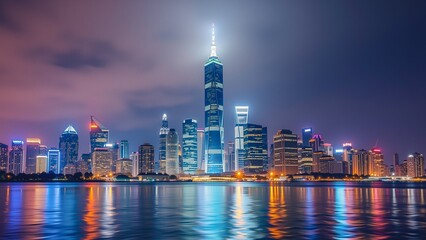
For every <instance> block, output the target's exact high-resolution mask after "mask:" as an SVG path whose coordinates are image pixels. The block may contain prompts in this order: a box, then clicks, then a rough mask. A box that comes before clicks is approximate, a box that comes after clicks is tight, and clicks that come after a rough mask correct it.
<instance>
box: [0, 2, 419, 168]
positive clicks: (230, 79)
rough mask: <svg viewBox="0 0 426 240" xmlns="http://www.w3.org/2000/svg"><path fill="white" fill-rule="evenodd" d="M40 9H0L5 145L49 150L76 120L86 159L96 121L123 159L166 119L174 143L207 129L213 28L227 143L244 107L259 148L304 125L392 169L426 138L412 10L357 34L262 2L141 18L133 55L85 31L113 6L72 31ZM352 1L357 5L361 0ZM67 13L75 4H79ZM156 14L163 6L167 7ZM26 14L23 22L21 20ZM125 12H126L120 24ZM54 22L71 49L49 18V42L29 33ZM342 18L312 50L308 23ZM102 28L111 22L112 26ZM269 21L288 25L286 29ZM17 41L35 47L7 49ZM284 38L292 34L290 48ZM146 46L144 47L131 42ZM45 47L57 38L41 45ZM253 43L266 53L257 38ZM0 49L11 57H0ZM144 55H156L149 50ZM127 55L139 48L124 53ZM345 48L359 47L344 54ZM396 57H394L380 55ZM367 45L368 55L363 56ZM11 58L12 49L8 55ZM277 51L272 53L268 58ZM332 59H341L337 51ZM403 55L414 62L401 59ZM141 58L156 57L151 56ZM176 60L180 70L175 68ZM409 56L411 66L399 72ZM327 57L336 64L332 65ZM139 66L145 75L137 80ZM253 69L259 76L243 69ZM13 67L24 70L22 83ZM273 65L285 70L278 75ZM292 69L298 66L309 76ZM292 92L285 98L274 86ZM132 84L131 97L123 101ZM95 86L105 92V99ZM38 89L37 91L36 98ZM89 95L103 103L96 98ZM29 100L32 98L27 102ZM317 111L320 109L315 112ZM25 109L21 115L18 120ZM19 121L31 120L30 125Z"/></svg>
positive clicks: (0, 126)
mask: <svg viewBox="0 0 426 240" xmlns="http://www.w3.org/2000/svg"><path fill="white" fill-rule="evenodd" d="M44 4H47V5H48V6H49V7H50V8H48V9H50V11H48V10H41V8H37V7H35V8H33V6H27V5H25V4H15V3H11V4H2V5H1V7H0V10H1V12H4V13H5V14H4V17H3V18H2V19H0V39H2V41H4V43H5V44H2V46H0V48H1V50H2V52H4V56H6V57H4V58H3V59H2V60H1V61H0V78H1V82H2V84H3V85H4V88H3V89H2V91H1V93H2V94H1V95H0V100H1V101H2V102H3V103H4V104H5V106H8V108H7V110H6V111H2V112H1V113H0V114H1V115H0V116H1V117H0V142H2V143H5V144H7V145H9V146H10V143H11V141H12V140H23V141H24V140H25V139H26V138H29V137H37V138H40V139H41V140H42V143H43V144H44V145H48V146H49V147H58V142H57V139H58V137H59V136H60V135H61V133H62V131H63V129H65V128H66V127H67V126H68V125H72V126H73V127H75V129H76V131H77V132H78V133H79V141H80V149H79V153H80V155H81V153H86V152H89V150H88V146H89V134H88V131H89V123H88V122H87V118H88V116H91V115H93V116H96V117H97V118H98V119H100V121H101V122H102V124H104V125H105V126H106V128H108V129H109V130H110V139H111V140H114V141H118V142H119V141H120V140H122V139H126V140H129V145H130V151H131V152H132V151H136V150H137V146H139V145H141V144H143V143H145V142H148V143H151V144H153V145H154V146H155V147H156V153H157V149H158V128H159V127H161V123H160V121H158V119H159V118H160V117H161V115H162V114H163V113H167V114H168V116H169V119H170V120H169V121H170V123H169V125H170V127H171V128H176V129H177V131H178V134H179V135H181V134H182V130H181V129H180V126H181V121H182V120H184V119H187V118H192V119H195V120H197V121H198V122H199V123H203V122H204V121H203V120H204V117H203V113H202V109H203V105H202V99H203V96H202V89H203V72H202V66H203V64H204V61H205V59H206V56H208V53H209V51H210V49H209V48H210V46H209V43H210V39H209V38H210V26H211V24H212V23H213V22H214V23H215V26H216V34H217V35H218V37H217V45H218V46H219V50H218V56H219V57H220V59H221V61H222V62H223V63H224V65H226V68H225V70H224V71H225V72H224V75H225V83H224V84H225V88H226V90H225V91H224V95H225V96H224V99H225V104H224V106H225V107H224V111H225V112H224V116H225V141H224V142H228V141H229V140H232V139H233V137H234V136H233V134H232V130H233V127H234V118H233V116H234V107H235V106H237V105H247V106H250V118H251V119H252V120H253V121H252V122H253V123H257V124H262V125H263V126H267V127H268V128H269V132H268V136H269V137H268V140H269V143H271V136H273V134H274V133H275V132H276V131H277V130H279V129H289V130H291V131H293V132H294V133H296V134H297V135H298V136H300V135H301V129H302V128H306V127H312V128H313V129H314V132H315V133H319V134H321V135H322V136H324V137H325V141H326V142H330V143H332V144H333V145H334V146H337V145H338V144H342V143H344V142H352V143H353V145H354V146H355V147H357V148H359V149H361V148H365V149H367V150H368V149H371V148H372V147H374V146H376V143H378V144H377V145H378V146H379V147H380V148H381V149H382V151H383V152H384V155H385V161H386V162H387V163H390V162H391V156H392V155H393V153H395V152H397V153H399V154H400V156H401V158H402V159H403V158H405V157H406V156H408V154H411V153H414V152H421V153H424V152H426V144H425V142H424V141H423V134H424V132H426V130H425V126H424V125H422V123H423V122H424V120H425V118H426V116H425V113H424V112H423V111H422V110H421V109H422V108H424V106H425V100H424V99H423V98H422V97H421V96H422V94H421V93H422V92H421V89H425V88H424V87H425V83H424V81H421V80H422V79H424V78H425V73H424V71H423V70H422V69H421V68H422V66H424V64H423V63H424V62H425V59H424V56H425V55H426V54H423V53H424V51H425V49H424V47H422V46H423V44H421V43H422V42H424V39H425V34H424V33H422V32H421V31H415V29H413V27H412V25H411V24H412V22H413V21H417V20H419V19H422V18H424V16H423V15H420V12H418V10H416V8H415V6H414V5H415V4H413V5H404V6H400V4H397V3H395V2H390V3H389V9H384V11H382V12H380V13H378V12H368V11H366V12H360V13H359V14H361V16H363V17H364V18H363V20H361V22H360V23H359V24H361V26H362V28H360V29H357V28H354V26H353V25H351V24H350V21H351V20H353V19H355V16H340V15H334V14H332V13H330V12H327V11H326V10H325V9H321V10H322V11H320V10H318V11H317V10H314V9H312V8H311V7H307V6H302V5H299V4H295V3H292V4H289V5H287V6H288V8H289V9H292V11H293V10H294V11H296V12H298V13H301V14H302V13H311V14H313V15H312V16H311V15H309V14H302V16H301V17H300V16H299V17H298V16H294V15H291V14H288V15H285V14H283V15H280V14H278V13H277V12H276V11H273V9H272V6H269V7H268V6H262V7H263V8H265V9H267V10H268V11H271V15H270V16H268V17H265V18H262V19H260V20H258V21H255V20H254V19H249V17H248V14H242V16H241V18H239V19H238V20H234V19H233V18H232V17H230V16H229V12H227V11H224V12H223V13H219V12H217V11H216V12H215V14H213V13H212V14H207V15H208V16H205V17H204V16H198V15H197V14H193V15H191V14H190V15H189V16H187V17H184V14H182V13H176V14H175V15H176V16H177V17H178V20H181V21H178V22H177V23H174V24H173V23H171V21H172V20H171V19H173V18H170V19H169V20H168V21H167V22H166V23H164V24H161V25H159V26H154V25H153V26H151V27H149V26H150V25H147V23H145V22H144V21H142V20H141V21H140V22H141V23H143V24H144V26H145V27H146V28H139V26H138V27H134V26H131V25H130V26H131V30H129V32H128V33H133V32H137V30H140V33H139V34H136V35H133V37H130V36H129V38H128V39H127V38H126V39H127V40H128V41H130V42H131V44H129V46H127V45H125V42H123V41H122V40H119V39H117V38H116V37H114V36H112V35H110V33H109V32H108V31H104V30H102V28H101V29H99V30H98V31H95V33H94V34H93V35H92V33H91V31H90V30H93V29H94V28H95V27H99V26H102V25H100V22H102V21H101V20H102V19H104V20H105V19H107V16H106V12H107V10H109V8H110V7H112V6H113V4H112V3H105V5H104V6H101V7H99V6H97V7H99V16H97V17H99V19H98V20H99V21H94V22H93V23H90V24H88V25H89V26H87V27H86V28H84V29H83V30H79V29H75V28H74V27H73V26H75V24H76V23H75V22H70V21H69V17H70V16H68V15H66V14H63V16H62V15H61V14H58V15H61V16H56V14H53V12H51V11H52V10H57V11H58V12H59V13H62V12H63V11H64V9H62V8H60V7H59V5H57V4H55V3H53V2H46V3H44ZM221 4H222V5H221ZM221 4H219V3H218V5H221V6H224V5H226V6H231V7H232V6H233V7H235V6H239V5H238V4H237V3H229V4H225V3H221ZM357 4H358V5H357V6H359V7H362V3H357ZM171 5H173V4H171ZM173 6H174V5H173ZM203 6H205V3H198V4H195V8H201V7H203ZM283 6H286V5H285V4H283ZM345 6H347V5H346V4H345V3H339V4H335V5H333V7H334V8H337V9H339V10H341V11H342V12H345ZM70 7H72V8H73V9H80V8H82V6H79V5H78V4H75V5H72V6H70ZM130 7H135V11H136V9H137V10H141V9H143V10H141V11H149V10H146V9H151V10H152V9H157V8H158V6H157V5H156V4H142V3H139V4H136V5H135V6H131V5H130V6H127V8H126V10H129V9H128V8H130ZM185 7H188V6H185ZM256 7H258V5H256V4H255V3H249V4H247V6H245V10H247V11H248V12H249V13H252V14H254V15H255V16H256V15H257V14H260V13H257V12H256V11H255V10H256V9H257V8H256ZM321 7H322V6H321ZM399 7H402V8H403V9H405V10H410V11H409V12H410V14H407V13H406V12H405V11H402V10H401V11H399V12H398V14H399V15H398V17H399V19H400V21H399V22H398V24H399V25H396V26H395V29H385V30H383V29H378V28H377V26H379V25H380V24H379V23H383V22H387V21H390V20H392V19H391V18H390V16H391V14H390V12H391V10H394V9H398V8H399ZM170 8H172V6H170ZM212 8H219V6H212ZM418 9H421V8H418ZM82 10H83V11H82V12H81V14H82V16H87V15H88V14H89V13H91V12H93V11H94V9H92V8H91V7H90V6H87V7H84V8H82ZM45 11H47V12H45ZM162 11H163V12H169V11H171V10H170V9H169V8H165V9H164V10H162ZM284 11H290V10H284ZM65 12H66V11H65ZM12 13H13V14H12ZM22 13H30V14H27V15H26V16H25V17H23V16H21V14H22ZM42 13H46V16H45V18H37V20H35V21H31V19H32V18H33V17H39V15H40V14H42ZM114 13H115V14H116V15H114V14H113V15H112V20H114V19H116V18H117V17H118V16H121V15H122V14H124V12H122V11H118V10H117V11H116V12H114ZM326 13H328V14H326ZM135 14H136V13H135V12H134V11H131V14H129V15H130V16H136V15H135ZM315 14H317V15H321V16H322V15H326V16H328V17H329V18H321V21H320V22H318V23H315V22H314V20H316V18H315ZM19 16H21V17H22V18H19ZM373 16H375V17H377V18H378V19H379V23H375V22H373V23H371V22H369V21H368V20H370V19H372V18H373ZM53 17H56V18H58V25H59V24H64V23H66V24H65V26H67V27H66V29H68V30H69V32H68V33H69V35H71V37H70V39H71V41H63V42H62V43H61V44H56V42H57V41H58V39H62V38H64V35H65V36H67V32H66V31H65V30H60V29H58V28H57V26H58V25H56V24H55V23H51V24H52V26H51V27H50V28H49V29H50V31H49V32H48V33H46V32H44V34H46V36H45V35H39V34H38V33H37V32H38V30H40V29H42V27H43V26H46V24H47V23H46V22H45V21H46V20H48V19H51V18H53ZM338 17H339V18H342V20H343V21H347V22H349V23H348V24H347V25H345V26H346V27H348V29H347V30H345V29H341V28H339V26H337V27H336V26H333V27H334V28H336V29H334V30H333V31H332V32H331V33H332V34H330V35H331V37H330V36H324V35H321V34H319V35H318V36H319V40H318V41H314V40H309V41H308V39H307V38H308V37H309V36H311V35H310V34H314V33H315V31H313V27H314V26H316V24H319V25H320V26H321V27H322V28H323V29H324V28H325V29H327V28H326V26H328V25H327V24H332V23H333V20H336V19H338ZM147 18H148V19H151V18H152V19H155V16H153V15H151V14H147ZM401 19H402V20H401ZM23 20H27V21H26V23H27V25H23V22H22V21H23ZM73 20H75V21H77V20H76V19H74V18H73ZM112 20H110V21H108V23H110V24H112V23H111V21H112ZM133 20H134V19H132V21H130V19H129V20H126V21H124V22H120V21H118V23H116V24H118V25H119V26H120V25H125V24H131V23H132V22H133ZM274 20H279V21H277V22H280V23H281V22H282V23H284V24H283V26H281V25H279V24H278V23H275V22H276V21H274ZM284 20H293V21H296V22H297V23H299V24H302V23H303V24H305V26H306V27H307V29H308V30H306V31H301V30H300V29H299V30H297V29H292V28H291V25H288V24H287V25H286V23H287V21H284ZM303 21H306V22H303ZM193 22H196V24H194V23H193ZM368 24H371V26H367V25H368ZM375 24H377V25H375ZM394 24H395V23H394ZM188 26H191V27H188ZM114 29H116V28H114ZM401 29H404V30H405V31H404V33H405V34H398V35H397V34H396V33H399V32H401V31H402V30H401ZM339 31H340V32H339ZM351 31H352V32H351ZM233 32H235V33H233ZM122 34H126V32H123V33H122ZM304 34H307V37H304V36H305V35H304ZM353 35H355V36H358V37H360V38H361V39H363V40H364V41H354V42H351V40H350V39H349V37H351V36H353ZM23 36H26V37H30V38H33V39H34V40H33V41H32V42H25V41H24V40H20V41H14V40H16V39H21V38H22V37H23ZM285 36H293V38H294V39H292V38H290V37H285ZM315 36H316V35H315ZM157 37H158V38H159V39H160V40H159V43H158V44H154V43H153V42H152V40H153V39H156V38H157ZM389 37H392V38H391V39H392V41H390V42H389V41H382V40H389ZM144 39H145V40H146V41H147V42H148V43H147V44H143V45H142V46H141V45H136V43H137V42H139V41H141V40H144ZM51 40H54V41H55V43H54V44H52V46H51V47H50V46H49V47H47V46H48V45H49V44H50V43H51ZM302 40H305V41H302ZM338 40H342V41H341V42H338ZM260 41H263V42H267V43H269V45H268V46H266V45H265V44H264V43H263V44H259V43H256V42H260ZM280 41H283V44H281V42H280ZM322 41H323V42H322ZM336 41H337V44H336ZM296 43H298V44H300V45H298V44H296ZM332 43H334V44H336V45H332ZM404 43H405V44H404ZM4 46H8V48H10V49H11V50H10V49H3V47H4ZM150 46H153V48H152V50H150ZM130 47H131V48H132V49H136V50H137V51H135V54H131V56H130V57H129V52H130V50H131V49H130ZM160 48H164V49H165V50H161V49H160ZM349 48H354V49H356V50H358V51H360V52H359V53H355V50H353V51H349V50H348V49H349ZM393 48H398V49H399V51H396V52H392V53H390V51H389V52H388V50H391V49H393ZM188 49H197V50H196V51H195V52H196V53H192V52H194V51H192V52H191V51H188ZM372 49H373V50H374V49H375V51H373V52H371V50H372ZM401 49H402V50H401ZM3 50H4V51H3ZM14 50H18V52H19V53H21V54H15V53H16V52H15V51H14ZM273 50H274V51H275V50H276V52H277V53H276V54H273V53H272V52H271V51H273ZM340 50H342V51H343V53H339V51H340ZM367 50H368V51H367ZM324 51H325V52H324ZM296 52H297V54H296ZM147 53H148V54H147ZM185 53H189V54H185ZM344 54H346V57H345V56H344ZM417 54H418V55H417ZM154 56H155V57H154ZM170 56H173V57H171V58H170ZM265 56H268V57H265ZM320 56H327V59H329V61H325V63H324V62H323V61H321V60H322V57H320ZM411 56H414V58H413V59H411V58H409V57H411ZM416 56H417V57H416ZM278 57H279V58H278ZM132 58H138V60H141V59H139V58H146V59H145V60H144V61H142V60H141V61H139V62H138V61H131V60H129V59H132ZM150 58H155V61H151V60H150ZM176 58H178V59H182V60H183V61H181V62H179V61H178V62H177V61H176ZM330 59H331V60H330ZM408 59H410V65H408V64H407V63H406V62H407V61H408ZM5 60H7V62H6V61H5ZM133 60H134V59H133ZM278 60H279V61H278ZM337 60H342V61H341V63H339V61H337ZM33 62H36V64H34V63H33ZM272 63H273V64H272ZM132 64H136V66H135V65H132ZM150 64H151V65H153V66H151V65H150ZM173 64H174V65H173ZM271 64H272V65H271ZM142 66H143V67H145V68H146V69H148V70H146V69H145V70H146V71H141V72H138V71H137V70H138V69H140V67H142ZM255 66H256V70H253V69H255ZM21 68H22V69H26V70H28V72H32V73H33V74H31V76H26V75H22V74H20V72H21V71H20V69H21ZM165 69H168V70H165ZM278 69H279V71H278ZM281 69H284V70H285V71H284V73H283V72H282V70H281ZM292 69H293V70H292ZM294 69H296V70H294ZM297 69H305V70H306V72H307V73H302V72H301V71H300V70H297ZM392 69H396V70H392ZM398 69H400V70H401V71H398ZM160 70H161V71H160ZM305 70H304V71H305ZM151 71H152V72H151ZM159 72H162V73H161V74H158V73H159ZM181 72H185V74H183V73H181ZM121 73H124V74H122V75H121ZM176 73H177V74H176ZM278 73H280V74H278ZM108 75H111V77H110V76H108ZM353 75H356V76H353ZM328 77H330V78H329V79H328ZM58 78H60V79H61V80H57V79H58ZM363 78H365V79H363ZM101 79H102V81H104V82H101V81H100V80H101ZM117 79H120V81H117ZM256 79H262V81H258V80H256ZM317 79H318V80H317ZM341 79H344V81H342V80H341ZM157 80H158V81H157ZM115 82H120V87H118V88H117V86H116V85H114V84H115ZM123 83H124V84H123ZM31 84H33V85H35V86H34V87H35V90H36V91H34V89H33V88H32V87H27V88H26V87H25V86H30V85H31ZM108 85H113V86H114V88H111V87H108ZM122 85H124V86H122ZM127 85H128V86H127ZM31 86H32V85H31ZM86 88H87V89H89V90H91V91H89V92H90V94H89V93H88V92H86V91H85V89H86ZM289 88H290V89H292V91H284V90H285V89H289ZM17 89H19V90H17ZM45 89H47V90H45ZM129 89H136V90H135V91H134V92H131V91H130V90H129ZM278 89H282V91H278ZM29 91H30V92H29ZM96 91H100V93H102V91H104V93H105V95H106V97H103V95H102V94H99V93H97V92H96ZM129 91H130V92H129ZM32 92H35V93H37V94H36V95H34V93H32ZM42 92H43V93H45V94H40V93H42ZM296 93H297V94H296ZM10 94H13V95H10ZM93 94H96V95H99V96H96V98H95V97H94V96H93ZM295 94H296V95H295ZM360 94H361V95H360ZM157 96H159V97H157ZM97 97H99V99H98V98H97ZM28 98H29V99H31V100H32V101H28V100H27V99H28ZM80 99H81V100H80ZM228 99H229V100H228ZM83 100H84V101H83ZM318 100H319V101H318ZM315 104H316V105H318V106H312V105H315ZM117 105H119V106H117ZM9 108H10V109H9ZM416 110H418V111H416ZM21 112H23V113H25V116H23V115H20V114H21ZM28 113H29V114H30V115H31V118H28ZM200 125H201V124H200ZM200 127H204V126H200ZM156 156H158V155H156Z"/></svg>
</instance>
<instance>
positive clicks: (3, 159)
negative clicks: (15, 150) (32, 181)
mask: <svg viewBox="0 0 426 240" xmlns="http://www.w3.org/2000/svg"><path fill="white" fill-rule="evenodd" d="M8 155H9V146H7V145H6V144H3V143H0V171H5V172H8V169H7V162H8V159H9V157H8Z"/></svg>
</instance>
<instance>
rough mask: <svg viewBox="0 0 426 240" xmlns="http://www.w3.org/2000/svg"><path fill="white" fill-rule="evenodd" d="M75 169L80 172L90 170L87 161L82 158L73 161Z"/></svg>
mask: <svg viewBox="0 0 426 240" xmlns="http://www.w3.org/2000/svg"><path fill="white" fill-rule="evenodd" d="M75 171H76V172H79V173H82V174H85V173H89V172H90V169H89V162H88V161H85V160H83V159H80V160H78V161H77V162H76V163H75Z"/></svg>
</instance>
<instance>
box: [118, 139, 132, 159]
mask: <svg viewBox="0 0 426 240" xmlns="http://www.w3.org/2000/svg"><path fill="white" fill-rule="evenodd" d="M129 157H130V154H129V141H127V140H121V141H120V158H119V159H123V158H126V159H128V158H129Z"/></svg>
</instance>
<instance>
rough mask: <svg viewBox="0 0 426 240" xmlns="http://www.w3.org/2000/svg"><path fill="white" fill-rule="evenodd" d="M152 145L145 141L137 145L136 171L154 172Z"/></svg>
mask: <svg viewBox="0 0 426 240" xmlns="http://www.w3.org/2000/svg"><path fill="white" fill-rule="evenodd" d="M154 161H155V158H154V146H152V145H151V144H148V143H145V144H143V145H140V146H139V164H138V166H139V172H138V173H153V172H154Z"/></svg>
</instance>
